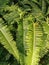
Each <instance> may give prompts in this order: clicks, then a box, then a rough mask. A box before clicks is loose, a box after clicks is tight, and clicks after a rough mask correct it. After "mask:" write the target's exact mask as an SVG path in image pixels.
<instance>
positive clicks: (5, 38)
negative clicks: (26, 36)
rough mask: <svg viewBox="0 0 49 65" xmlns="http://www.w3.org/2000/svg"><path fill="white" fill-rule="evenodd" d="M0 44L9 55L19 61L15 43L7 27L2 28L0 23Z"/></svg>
mask: <svg viewBox="0 0 49 65" xmlns="http://www.w3.org/2000/svg"><path fill="white" fill-rule="evenodd" d="M0 42H1V44H2V45H3V46H4V47H5V48H6V49H7V50H8V51H9V53H11V54H12V55H13V56H14V57H15V58H16V59H17V60H18V61H19V52H18V49H17V47H16V43H15V41H13V37H12V35H11V33H10V31H9V29H8V28H7V26H3V24H2V23H0Z"/></svg>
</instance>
